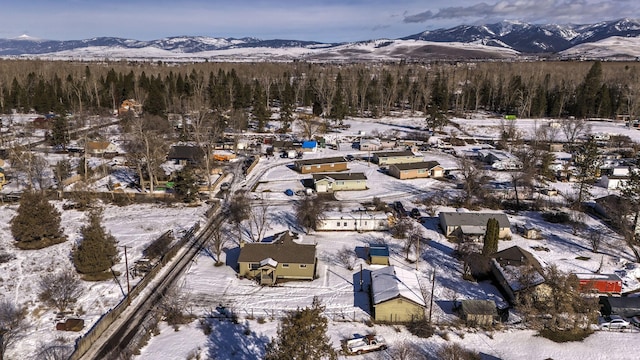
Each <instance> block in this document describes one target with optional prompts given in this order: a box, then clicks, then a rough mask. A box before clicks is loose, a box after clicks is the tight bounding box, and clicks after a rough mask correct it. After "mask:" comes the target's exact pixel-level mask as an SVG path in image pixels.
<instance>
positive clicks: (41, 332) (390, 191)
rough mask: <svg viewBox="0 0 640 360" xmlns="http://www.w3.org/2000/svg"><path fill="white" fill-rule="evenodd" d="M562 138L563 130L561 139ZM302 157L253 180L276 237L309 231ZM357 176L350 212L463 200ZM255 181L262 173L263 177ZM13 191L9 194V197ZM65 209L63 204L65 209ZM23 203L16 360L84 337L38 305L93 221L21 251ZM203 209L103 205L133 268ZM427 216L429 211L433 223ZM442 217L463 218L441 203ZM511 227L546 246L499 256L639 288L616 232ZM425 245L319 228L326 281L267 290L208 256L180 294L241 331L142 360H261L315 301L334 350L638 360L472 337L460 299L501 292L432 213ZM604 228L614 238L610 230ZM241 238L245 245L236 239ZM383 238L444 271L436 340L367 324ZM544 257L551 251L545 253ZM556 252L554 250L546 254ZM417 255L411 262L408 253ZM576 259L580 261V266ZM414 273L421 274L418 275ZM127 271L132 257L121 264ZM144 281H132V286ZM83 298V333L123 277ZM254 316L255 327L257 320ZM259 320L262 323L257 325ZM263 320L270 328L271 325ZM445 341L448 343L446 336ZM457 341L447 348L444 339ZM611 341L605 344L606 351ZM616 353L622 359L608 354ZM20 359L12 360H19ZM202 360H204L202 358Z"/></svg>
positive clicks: (5, 270) (275, 163) (372, 125)
mask: <svg viewBox="0 0 640 360" xmlns="http://www.w3.org/2000/svg"><path fill="white" fill-rule="evenodd" d="M423 121H424V118H423V117H413V118H412V117H403V118H394V117H387V118H383V119H378V120H375V121H374V120H368V119H352V120H347V121H346V123H348V124H349V125H351V127H350V128H349V129H348V130H346V131H344V132H342V133H339V134H330V136H328V137H327V138H329V139H330V137H331V136H335V137H347V136H348V137H358V136H359V134H362V133H365V134H372V133H379V134H388V135H396V136H398V137H402V135H403V134H404V133H407V132H412V131H415V127H416V126H419V125H420V124H422V123H423ZM454 121H455V122H457V123H458V124H459V125H460V126H461V128H462V130H463V131H465V132H468V133H473V134H477V137H478V138H480V137H481V136H484V137H492V138H493V137H496V136H497V134H498V133H499V125H500V120H499V119H497V118H489V117H483V118H480V117H479V118H477V119H454ZM545 121H549V120H528V119H524V120H517V121H516V124H517V126H518V128H519V129H521V131H523V133H524V134H529V135H525V137H527V136H532V135H531V134H533V128H534V126H536V125H537V124H540V123H542V122H545ZM445 132H446V133H454V132H456V133H460V130H458V129H456V128H454V127H447V128H445ZM592 132H594V133H595V132H603V133H620V134H625V135H629V136H630V137H631V138H632V140H634V141H638V142H640V131H638V130H635V129H629V128H626V127H624V125H623V124H618V123H605V122H594V123H593V124H592ZM560 133H561V132H560ZM347 154H353V155H356V156H357V155H363V156H366V155H367V154H365V153H360V152H358V151H357V150H354V149H351V148H350V147H349V148H345V147H341V148H340V150H329V149H322V150H319V151H318V152H317V153H315V154H305V158H313V157H331V156H336V155H347ZM423 155H424V158H425V160H436V161H439V162H440V163H441V164H442V165H443V166H444V167H445V168H455V166H456V160H455V158H454V157H453V156H451V155H448V154H445V153H442V152H438V151H428V152H424V153H423ZM292 162H293V160H290V159H280V158H270V159H265V158H261V159H260V162H259V164H258V166H257V167H256V168H255V169H254V170H253V172H252V175H254V174H258V175H260V179H259V184H258V186H257V187H256V188H255V190H254V192H253V194H252V196H253V197H254V199H265V200H266V201H267V202H269V204H270V209H269V210H270V211H269V214H270V216H271V217H270V227H269V229H268V231H267V235H270V234H273V233H276V232H279V231H283V230H287V229H289V230H292V231H296V232H300V231H301V229H299V228H298V227H297V225H296V224H295V221H293V219H294V218H295V216H294V213H293V206H292V201H293V200H295V199H297V198H299V197H298V196H293V197H289V196H286V195H285V194H284V190H286V189H292V190H294V191H295V190H298V189H302V188H303V186H302V183H301V180H302V179H305V178H309V177H310V175H301V174H299V173H297V172H295V171H293V170H291V169H290V168H289V167H287V165H289V164H291V163H292ZM349 167H350V171H352V172H363V173H365V175H366V176H367V179H368V180H367V184H368V190H364V191H352V192H339V193H337V194H336V198H337V199H338V200H339V201H340V203H341V204H342V205H341V207H343V209H342V210H343V211H348V210H350V209H354V208H358V207H359V206H360V205H359V204H360V202H362V201H370V200H371V199H372V198H373V197H378V198H380V199H383V200H384V201H387V202H392V201H395V200H400V201H402V202H403V203H404V205H405V208H407V209H411V208H412V207H418V208H422V207H421V205H420V204H419V200H420V199H421V198H422V197H423V196H425V195H426V194H429V193H438V194H441V195H443V196H452V195H454V194H455V193H456V191H459V190H456V189H455V184H454V183H452V182H449V181H444V180H434V179H415V180H403V181H400V180H397V179H394V178H392V177H389V176H388V175H385V174H383V173H382V172H380V171H379V170H378V167H377V166H376V165H375V164H370V163H368V162H367V161H365V160H355V161H352V162H349ZM492 175H494V176H495V177H496V178H498V179H499V178H500V177H505V175H504V173H495V172H494V173H493V174H492ZM256 176H257V175H256ZM551 186H553V187H556V188H558V189H559V190H560V191H563V192H570V191H572V190H573V189H572V188H571V186H570V184H566V183H552V184H551ZM595 190H597V191H596V194H597V195H598V196H600V195H603V194H607V193H609V192H610V191H607V190H605V189H602V188H596V189H595ZM7 191H8V190H7ZM61 205H62V204H59V203H58V204H57V206H59V207H61ZM16 207H17V205H15V204H8V205H2V206H0V219H3V222H2V224H3V225H2V226H1V227H0V250H4V251H6V252H10V253H12V254H15V256H16V259H14V260H11V261H9V262H7V263H4V264H0V274H1V275H0V278H1V281H0V298H7V299H10V300H12V301H15V302H16V303H18V304H24V305H26V306H27V308H28V310H29V317H28V319H29V322H30V327H29V329H28V332H27V333H26V334H25V335H26V336H25V337H24V338H23V339H22V340H21V341H20V342H19V344H18V345H17V346H16V347H14V348H12V349H10V352H9V353H8V355H9V358H16V359H18V358H19V359H30V358H34V354H35V351H36V349H37V348H39V347H41V346H42V345H43V344H51V343H53V342H54V341H56V338H59V337H62V338H63V339H64V341H65V343H66V344H73V342H74V340H75V337H76V336H78V334H76V333H66V332H65V333H61V332H56V331H55V321H54V317H55V314H54V312H53V310H51V309H47V308H44V307H42V306H41V305H40V304H39V302H38V300H37V281H38V278H39V274H42V273H43V272H51V271H57V270H61V269H71V268H72V264H71V261H70V259H69V253H70V250H71V247H72V246H73V244H74V242H75V241H76V240H77V239H78V237H79V228H80V227H81V226H82V225H83V224H84V223H85V219H84V214H83V213H81V212H78V211H75V210H67V211H63V213H62V214H63V215H62V221H63V227H64V228H65V233H66V234H67V235H68V236H69V240H68V241H67V242H65V243H62V244H59V245H55V246H52V247H50V248H47V249H44V250H38V251H17V250H15V248H14V247H13V245H12V241H13V240H12V237H11V234H10V230H9V220H10V219H11V218H12V217H13V216H14V215H15V209H16ZM205 210H206V206H204V205H203V206H199V207H187V206H174V207H169V208H167V207H165V206H158V205H144V206H129V207H112V206H108V207H106V208H105V213H104V226H105V227H106V228H107V230H109V231H110V232H111V233H112V234H113V235H114V236H115V237H116V239H117V240H118V241H119V245H120V249H121V252H120V255H121V257H122V258H123V257H124V251H123V249H124V248H123V246H127V251H128V256H129V262H130V264H131V262H132V261H135V260H136V259H139V258H140V257H141V256H142V255H141V252H142V249H143V248H144V247H145V246H146V245H147V244H148V243H149V241H151V240H152V239H154V238H155V237H157V236H159V235H160V234H162V233H164V232H165V231H167V230H169V229H172V230H173V231H174V233H175V234H176V235H177V236H179V235H180V234H181V233H182V232H184V231H185V230H186V229H188V228H189V227H191V226H192V225H193V224H194V223H195V222H196V221H198V220H201V219H202V216H203V213H204V211H205ZM422 210H423V215H426V213H425V212H424V208H422ZM437 210H438V211H442V210H444V211H450V210H454V209H452V208H450V207H445V206H443V207H441V208H439V209H437ZM509 220H510V221H511V223H512V225H515V224H524V223H525V222H530V223H532V224H533V225H536V226H539V227H540V228H541V229H542V237H543V239H542V240H527V239H524V238H522V237H520V236H519V235H517V234H514V236H513V238H512V240H510V241H501V242H500V244H499V245H500V250H502V249H504V248H507V247H511V246H513V245H518V246H521V247H523V248H524V249H526V250H529V251H530V252H532V253H533V254H534V256H536V257H537V258H538V259H540V261H541V262H542V263H545V264H556V265H557V266H558V267H559V268H560V269H561V270H563V271H576V272H592V271H595V270H596V269H598V268H599V267H600V266H602V272H603V273H611V272H616V273H618V274H619V275H621V277H623V279H624V288H623V291H628V290H633V289H636V288H639V287H640V284H639V283H638V280H637V277H640V270H638V269H637V268H636V267H635V264H633V255H632V254H631V253H630V252H629V251H628V249H627V247H626V246H625V245H624V243H623V242H622V240H621V239H620V238H619V237H618V236H617V235H615V234H613V233H607V236H605V243H604V244H603V245H602V249H601V252H600V253H598V254H594V253H592V252H591V251H590V245H589V242H588V240H587V239H583V238H580V237H578V236H574V235H572V229H571V228H570V227H568V226H563V225H555V224H549V223H546V222H544V221H543V220H542V219H541V218H540V216H539V215H538V214H529V213H520V214H518V215H509ZM585 223H586V224H587V225H588V226H589V227H591V228H598V229H604V226H603V225H602V224H601V223H600V222H599V221H598V220H596V219H593V218H590V217H586V218H585ZM420 224H421V229H422V232H423V236H424V238H426V239H428V241H427V242H426V246H425V247H424V248H422V249H421V254H420V261H419V262H418V263H417V266H416V264H410V263H407V262H406V261H405V260H404V256H405V255H404V253H403V251H402V250H401V248H402V243H401V242H400V241H399V240H396V239H393V238H392V237H391V236H390V235H389V234H387V233H378V232H371V233H357V232H313V233H311V234H308V235H304V236H302V241H303V242H306V243H316V244H317V249H318V253H317V256H318V259H319V265H318V275H319V277H318V279H316V280H314V281H311V282H287V283H285V284H282V285H278V286H274V287H261V286H258V285H257V284H256V283H255V282H253V281H249V280H246V279H238V277H237V273H236V271H235V270H234V268H233V266H234V265H235V260H236V259H237V256H238V253H239V249H238V248H237V244H235V243H231V244H230V245H229V246H228V248H227V249H226V250H225V254H224V256H225V259H224V260H225V262H226V265H225V266H220V267H215V266H214V265H213V264H214V260H213V259H212V258H211V256H210V255H208V254H205V253H202V254H200V255H199V256H198V257H197V259H196V260H195V261H194V262H193V263H192V264H191V267H190V269H189V271H188V274H187V275H186V276H185V277H184V278H183V279H182V281H181V283H180V292H181V293H183V294H185V296H186V297H187V298H188V299H189V303H190V306H189V309H190V310H191V311H192V312H193V313H194V314H195V315H197V316H206V315H208V314H211V313H212V312H213V311H214V309H215V308H216V306H218V305H219V304H222V305H224V306H226V307H228V308H230V309H232V310H233V311H235V312H236V313H237V314H238V316H239V317H240V324H239V325H233V324H231V323H229V322H216V323H215V326H214V328H213V332H212V333H211V334H210V335H205V334H204V332H203V330H202V329H201V328H200V327H199V325H198V321H197V320H196V321H194V322H193V323H192V324H189V325H185V326H181V327H180V328H179V331H175V330H174V329H173V328H172V327H168V326H166V324H165V325H161V333H160V334H159V335H158V336H155V337H153V338H151V340H150V341H149V343H148V345H147V346H146V347H144V348H143V349H142V351H141V354H140V355H139V356H137V357H136V358H137V359H149V360H151V359H185V358H189V357H190V356H195V355H196V354H199V355H200V358H202V359H205V358H208V359H247V360H248V359H258V358H260V357H261V356H262V355H263V353H264V345H265V344H266V343H268V342H269V340H270V339H271V338H272V337H274V336H275V335H276V328H277V323H278V320H277V318H278V317H279V316H281V315H282V314H283V313H284V312H285V311H288V310H295V309H297V308H299V307H306V306H309V305H310V304H311V300H312V298H313V297H314V296H318V297H319V298H320V299H321V300H322V302H323V304H324V305H325V306H326V315H327V316H328V317H329V319H330V326H329V335H330V337H331V339H332V342H333V344H334V347H336V348H338V347H339V343H340V340H342V339H345V338H348V337H351V336H352V335H353V334H356V333H359V334H365V333H369V332H376V333H378V334H381V335H383V336H385V337H386V338H387V340H388V341H389V342H390V344H391V347H393V346H394V344H396V345H399V344H401V343H412V344H416V345H417V346H420V347H421V348H423V349H425V350H428V351H431V352H433V351H436V350H437V349H438V347H439V346H441V345H442V344H446V343H451V342H458V343H460V344H462V345H463V346H464V347H467V348H470V349H474V350H476V351H479V352H481V353H482V354H483V356H484V358H485V359H496V358H498V359H505V360H506V359H547V358H553V359H603V360H605V359H636V358H638V357H637V356H636V355H635V354H634V350H633V349H632V348H631V347H630V346H628V345H626V344H628V343H630V342H633V341H634V340H637V339H638V337H639V336H640V334H639V333H638V332H626V333H617V332H611V333H609V332H596V333H595V334H593V335H592V336H590V337H589V338H587V339H586V340H585V341H583V342H578V343H567V344H555V343H553V342H551V341H549V340H546V339H544V338H540V337H537V336H536V335H535V333H534V332H533V331H529V330H526V329H522V328H520V327H519V326H518V325H515V324H510V325H507V326H506V327H505V329H503V330H496V331H493V332H491V333H487V332H485V331H477V330H473V329H465V328H456V327H452V326H450V324H452V323H453V322H455V321H456V319H457V317H456V316H455V315H453V314H452V312H451V304H452V301H453V300H459V299H465V298H467V299H493V300H495V301H496V302H497V303H504V300H503V299H502V296H501V295H500V292H499V291H498V290H497V289H496V288H495V287H494V286H493V285H491V284H490V283H488V282H481V283H473V282H468V281H465V280H463V279H462V269H461V264H460V263H459V262H458V261H457V260H456V259H454V258H453V257H452V252H453V248H454V246H455V245H454V244H452V243H450V242H448V241H447V240H446V239H445V238H444V237H443V236H442V234H441V232H440V230H439V228H438V222H437V219H436V218H431V217H428V216H426V217H424V218H423V219H422V221H421V223H420ZM602 231H605V230H602ZM235 241H236V242H237V240H235ZM380 242H384V243H387V244H389V246H390V249H391V252H392V258H391V262H392V264H393V265H396V266H399V267H403V268H405V269H407V270H412V271H416V272H417V273H418V275H419V277H420V278H421V279H423V280H424V281H427V279H428V275H429V274H430V273H431V272H432V271H433V270H434V269H435V271H436V287H435V292H434V304H435V305H434V311H433V320H434V321H435V322H436V323H437V324H438V326H439V331H438V334H439V335H435V336H433V337H431V338H429V339H418V338H416V337H414V336H412V335H410V334H409V333H408V332H406V330H400V331H397V329H398V328H395V327H389V326H374V327H368V326H367V325H365V323H364V320H365V319H367V318H368V317H369V300H368V297H367V295H366V293H365V292H361V291H360V289H359V279H360V271H359V270H360V265H362V267H363V275H364V276H363V279H364V280H365V286H366V284H367V282H368V277H367V275H368V274H369V272H370V271H372V270H375V269H376V268H378V267H377V266H375V265H373V266H372V265H367V264H366V261H365V259H364V257H365V256H364V247H366V246H368V245H369V244H375V243H380ZM343 247H349V248H355V249H356V251H357V253H358V254H359V255H360V256H359V259H358V261H357V263H356V266H355V270H353V271H349V270H347V269H346V268H344V267H343V266H341V265H340V264H337V263H335V261H334V255H335V253H336V252H337V251H338V250H340V249H342V248H343ZM534 247H535V248H536V249H545V251H539V250H535V249H534ZM547 249H548V251H546V250H547ZM411 256H412V257H413V256H414V255H411ZM578 258H579V259H578ZM416 268H417V269H416ZM114 270H116V271H119V272H120V273H121V274H124V270H125V269H124V260H122V261H121V262H120V263H119V264H117V265H116V266H115V267H114ZM136 281H139V279H134V280H133V283H132V284H134V283H135V282H136ZM84 286H85V292H84V295H83V297H82V298H80V299H78V305H80V306H81V307H82V311H83V314H82V315H81V317H82V318H83V319H85V331H86V330H87V329H89V328H90V327H91V326H92V325H93V324H94V323H95V321H96V320H97V319H98V318H99V317H100V316H101V315H102V314H103V313H104V312H106V311H108V309H109V308H112V307H113V306H115V305H116V304H117V303H118V301H120V300H121V299H122V297H123V294H124V292H125V291H126V279H125V277H124V275H121V276H119V277H118V279H117V281H116V280H114V281H104V282H101V283H86V282H85V283H84ZM248 318H252V319H253V320H249V319H248ZM258 319H261V321H258ZM262 320H263V321H262ZM445 334H448V335H445ZM447 339H448V340H447ZM602 344H607V346H606V348H604V347H603V345H602ZM611 349H615V351H611ZM389 354H390V353H388V352H381V353H373V354H368V355H363V356H361V357H360V358H363V359H378V358H381V359H385V358H386V359H391V355H389ZM12 356H13V357H12ZM194 358H195V357H194Z"/></svg>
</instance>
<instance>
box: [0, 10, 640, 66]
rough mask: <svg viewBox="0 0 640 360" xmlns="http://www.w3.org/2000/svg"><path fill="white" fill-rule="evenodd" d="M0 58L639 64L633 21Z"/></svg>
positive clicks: (161, 43) (31, 47) (39, 52)
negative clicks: (531, 59)
mask: <svg viewBox="0 0 640 360" xmlns="http://www.w3.org/2000/svg"><path fill="white" fill-rule="evenodd" d="M0 56H2V57H22V58H25V57H26V58H34V57H38V58H50V59H61V60H62V59H105V58H109V59H154V60H155V59H166V60H175V61H193V60H204V59H207V60H214V61H234V60H235V61H242V60H249V61H256V60H273V61H291V60H296V59H297V60H309V61H367V60H399V59H405V60H433V59H496V58H518V57H532V56H535V57H540V56H544V57H551V58H604V59H610V58H614V59H637V58H640V20H638V19H628V18H624V19H619V20H613V21H605V22H599V23H595V24H586V25H556V24H547V25H536V24H529V23H524V22H518V21H502V22H499V23H495V24H487V25H473V26H472V25H461V26H456V27H453V28H449V29H438V30H430V31H424V32H421V33H418V34H414V35H410V36H406V37H403V38H399V39H376V40H369V41H361V42H351V43H320V42H315V41H299V40H281V39H275V40H262V39H257V38H252V37H245V38H239V39H236V38H214V37H204V36H180V37H169V38H163V39H158V40H151V41H139V40H131V39H123V38H115V37H98V38H92V39H85V40H68V41H58V40H42V39H35V38H30V37H27V36H21V37H19V38H14V39H0Z"/></svg>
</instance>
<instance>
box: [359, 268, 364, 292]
mask: <svg viewBox="0 0 640 360" xmlns="http://www.w3.org/2000/svg"><path fill="white" fill-rule="evenodd" d="M363 282H364V281H363V280H362V264H360V291H362V283H363Z"/></svg>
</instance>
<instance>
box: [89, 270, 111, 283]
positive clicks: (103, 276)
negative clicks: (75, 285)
mask: <svg viewBox="0 0 640 360" xmlns="http://www.w3.org/2000/svg"><path fill="white" fill-rule="evenodd" d="M112 278H113V274H111V273H110V272H101V273H92V274H82V280H85V281H104V280H109V279H112Z"/></svg>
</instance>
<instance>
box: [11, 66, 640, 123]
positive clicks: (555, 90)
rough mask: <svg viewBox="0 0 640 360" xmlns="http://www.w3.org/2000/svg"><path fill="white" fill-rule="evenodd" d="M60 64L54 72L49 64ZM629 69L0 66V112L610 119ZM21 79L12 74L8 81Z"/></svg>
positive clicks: (262, 118)
mask: <svg viewBox="0 0 640 360" xmlns="http://www.w3.org/2000/svg"><path fill="white" fill-rule="evenodd" d="M54 65H60V66H54ZM636 67H637V64H634V63H600V62H595V63H573V62H539V63H466V64H465V63H456V64H449V63H431V64H428V65H424V64H395V65H394V64H386V65H375V66H371V65H369V64H348V65H344V64H343V65H340V66H337V65H336V66H332V65H326V64H305V63H294V64H217V63H204V64H183V65H179V66H166V65H158V64H149V63H143V64H140V63H136V64H126V63H112V64H107V65H105V64H88V65H87V64H79V63H63V64H59V63H54V64H52V63H47V62H42V61H8V60H5V61H3V62H2V64H0V69H4V70H6V71H3V72H0V74H2V75H0V111H2V112H4V113H9V112H10V111H11V109H21V110H29V109H35V110H36V111H38V112H48V111H54V112H56V113H63V114H64V113H67V112H74V113H76V114H82V113H84V112H86V111H91V112H98V113H100V112H106V111H111V110H112V109H115V108H117V107H118V106H119V104H120V102H121V101H122V100H124V99H128V98H133V99H136V100H137V101H139V102H141V103H142V104H143V106H144V110H145V111H146V112H147V113H150V114H154V115H164V114H166V113H180V114H184V113H190V112H193V111H200V110H202V109H205V108H207V109H213V110H217V111H230V110H235V111H247V110H250V111H251V112H252V114H253V117H254V119H256V120H257V121H258V123H259V127H260V128H262V126H264V125H265V123H266V120H267V119H268V118H269V117H270V115H271V110H270V109H271V106H277V107H279V108H280V111H281V115H280V119H281V120H282V121H283V122H284V123H285V127H286V126H288V124H289V123H290V121H291V120H292V118H293V112H294V110H295V108H296V106H310V107H313V109H314V114H316V115H321V114H323V115H325V116H327V117H330V118H332V119H338V120H340V119H343V118H344V117H345V116H349V115H356V116H373V117H378V116H383V115H387V114H390V113H391V112H392V111H409V112H415V111H421V112H423V113H424V114H428V118H429V119H431V120H432V121H434V122H436V124H437V122H439V121H441V120H442V116H441V115H442V114H444V113H446V112H448V111H454V112H456V113H464V112H467V111H478V110H481V109H485V110H489V111H496V112H500V113H509V114H516V115H519V116H522V117H566V116H576V117H579V118H582V117H609V118H610V117H613V116H615V115H616V114H631V115H635V114H636V113H637V106H638V100H639V96H640V93H639V92H640V86H639V85H638V83H640V82H639V81H638V80H640V74H639V73H638V70H637V68H636ZM15 74H18V75H15Z"/></svg>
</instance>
